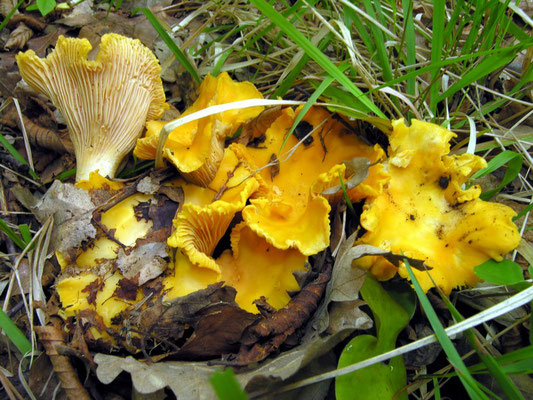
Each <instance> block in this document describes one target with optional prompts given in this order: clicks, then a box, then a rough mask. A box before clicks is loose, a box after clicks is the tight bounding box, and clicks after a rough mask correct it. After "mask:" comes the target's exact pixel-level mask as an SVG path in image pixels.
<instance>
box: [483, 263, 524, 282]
mask: <svg viewBox="0 0 533 400" xmlns="http://www.w3.org/2000/svg"><path fill="white" fill-rule="evenodd" d="M474 273H475V274H476V275H477V276H478V277H480V278H481V279H483V280H485V281H487V282H491V283H495V284H497V285H513V284H515V283H518V282H522V281H523V280H524V275H523V273H522V268H521V267H520V265H518V264H517V263H515V262H513V261H511V260H503V261H500V262H498V261H494V260H487V261H485V262H484V263H483V264H480V265H478V266H477V267H475V268H474Z"/></svg>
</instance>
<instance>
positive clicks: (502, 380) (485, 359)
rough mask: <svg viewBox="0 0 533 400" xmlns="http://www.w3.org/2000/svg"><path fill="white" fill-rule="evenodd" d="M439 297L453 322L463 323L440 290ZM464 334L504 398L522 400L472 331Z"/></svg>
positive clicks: (518, 392)
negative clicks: (450, 314)
mask: <svg viewBox="0 0 533 400" xmlns="http://www.w3.org/2000/svg"><path fill="white" fill-rule="evenodd" d="M522 279H523V278H522ZM439 295H440V297H441V299H442V300H443V301H444V304H446V306H447V307H448V310H450V312H451V313H452V316H453V318H454V319H455V321H457V322H461V321H464V318H463V316H462V315H461V314H460V313H459V311H457V309H456V308H455V306H454V305H453V304H452V303H451V301H450V300H449V299H448V297H446V296H445V295H444V293H442V291H440V290H439ZM464 334H465V337H466V338H467V340H468V341H469V343H470V345H471V346H472V347H473V348H474V350H475V351H476V353H477V355H478V356H479V358H480V359H481V362H482V363H483V364H484V365H485V366H486V367H487V370H488V371H489V373H490V374H491V375H492V377H493V378H494V379H495V380H496V382H497V383H498V385H499V386H500V388H501V389H502V391H503V393H504V394H505V398H506V399H509V400H524V397H523V396H522V394H521V393H520V391H519V390H518V389H517V388H516V386H515V385H514V384H513V382H512V381H511V379H510V378H509V377H508V376H507V375H506V373H505V372H504V371H503V370H502V369H501V368H500V366H499V365H498V362H497V361H496V359H495V358H494V357H493V356H491V355H490V354H489V353H488V352H487V351H486V350H485V349H484V348H483V347H482V346H481V344H480V343H479V341H478V340H477V338H476V336H475V334H474V331H473V330H472V329H468V330H466V331H465V332H464Z"/></svg>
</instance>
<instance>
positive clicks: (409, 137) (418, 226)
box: [355, 120, 520, 294]
mask: <svg viewBox="0 0 533 400" xmlns="http://www.w3.org/2000/svg"><path fill="white" fill-rule="evenodd" d="M393 128H394V130H393V133H392V135H391V136H390V138H389V141H390V159H389V160H388V161H387V162H386V167H387V168H388V169H389V172H390V174H391V179H390V182H389V184H388V186H387V187H386V189H385V190H384V191H383V193H381V194H380V195H379V196H377V197H375V198H373V199H370V200H368V201H367V202H366V203H365V206H364V211H363V215H362V216H361V225H362V226H363V227H364V228H365V229H366V230H367V232H366V233H365V235H363V236H362V238H361V240H360V243H365V244H371V245H374V246H377V247H380V248H382V249H384V250H390V251H392V252H394V253H397V254H401V253H403V254H405V255H406V256H408V257H412V258H417V259H422V260H424V261H425V263H426V264H427V265H429V266H430V267H431V268H432V269H431V270H430V271H429V274H431V278H432V279H433V281H434V282H435V284H436V285H438V286H439V287H440V288H441V289H442V290H443V291H444V292H445V293H447V294H448V293H450V291H451V290H452V289H453V288H455V287H457V286H463V285H473V284H475V283H477V282H478V280H479V279H478V278H477V277H476V275H475V274H474V272H473V268H474V267H475V266H476V265H478V264H481V263H482V262H484V261H486V260H488V259H489V258H493V259H495V260H498V261H499V260H501V259H502V256H503V255H504V254H506V253H508V252H509V251H511V250H513V249H514V248H516V246H518V243H519V242H520V235H519V233H518V230H517V228H516V226H515V224H514V223H513V222H512V219H511V218H512V217H513V215H514V212H513V210H512V209H511V208H509V207H507V206H504V205H502V204H497V203H488V202H485V201H482V200H480V199H479V195H480V193H481V189H480V188H479V187H477V186H473V187H471V188H469V189H466V190H465V189H462V186H463V184H464V183H465V182H466V180H467V179H468V178H469V177H470V176H471V175H472V174H473V173H474V172H475V171H477V170H478V169H480V168H483V167H485V166H486V162H485V161H484V160H483V159H482V158H481V157H478V156H475V155H473V154H462V155H458V156H457V155H453V156H450V155H448V153H449V151H450V145H449V143H448V142H449V140H450V139H451V138H452V137H453V136H454V134H453V133H452V132H450V131H449V130H447V129H444V128H442V127H440V126H438V125H434V124H430V123H427V122H422V121H416V120H413V121H411V126H410V127H407V126H406V125H405V123H404V121H403V120H397V121H393ZM355 264H357V265H358V266H361V267H365V268H369V269H370V270H371V272H372V273H373V274H374V275H376V276H377V277H378V278H380V279H389V278H391V277H392V276H394V275H395V274H396V272H397V271H398V273H399V274H400V275H401V276H402V277H404V278H405V277H407V271H406V269H405V267H404V266H401V267H400V268H399V270H398V269H397V268H396V267H395V266H394V265H392V264H391V263H390V262H388V261H387V260H385V259H384V258H382V257H363V258H361V259H359V260H357V261H355ZM414 273H415V275H416V277H417V279H418V280H419V281H420V284H421V286H422V288H423V289H424V290H428V289H430V288H431V287H433V286H435V285H434V283H433V281H432V280H431V278H430V277H429V276H428V274H427V273H425V272H423V271H414Z"/></svg>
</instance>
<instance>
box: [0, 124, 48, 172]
mask: <svg viewBox="0 0 533 400" xmlns="http://www.w3.org/2000/svg"><path fill="white" fill-rule="evenodd" d="M0 144H1V145H2V146H4V147H5V149H6V150H7V151H8V152H9V154H11V156H12V157H13V158H14V159H15V160H17V161H18V162H19V163H21V164H23V165H25V166H27V167H28V172H29V174H30V175H31V177H32V178H33V179H35V180H36V181H39V175H37V174H36V173H35V171H34V170H33V169H31V167H30V164H29V163H28V161H26V159H25V158H24V157H23V156H22V154H20V153H19V152H18V151H17V149H15V147H13V145H12V144H11V143H9V142H8V141H7V139H6V138H5V137H4V135H2V134H1V133H0Z"/></svg>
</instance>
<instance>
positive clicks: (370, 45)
mask: <svg viewBox="0 0 533 400" xmlns="http://www.w3.org/2000/svg"><path fill="white" fill-rule="evenodd" d="M342 10H343V12H344V23H345V25H346V27H347V28H350V27H351V26H352V23H353V25H354V26H355V31H356V32H357V34H358V35H359V36H360V37H361V40H362V41H363V43H364V44H365V47H366V48H367V49H368V51H369V52H370V53H371V54H372V53H373V52H374V51H375V50H376V47H375V46H374V41H373V40H372V38H371V37H370V34H369V33H368V31H367V29H366V27H365V26H364V25H363V23H362V22H361V18H359V16H358V15H357V14H356V12H355V11H354V10H353V9H351V8H350V7H348V6H346V5H345V4H343V5H342Z"/></svg>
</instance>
